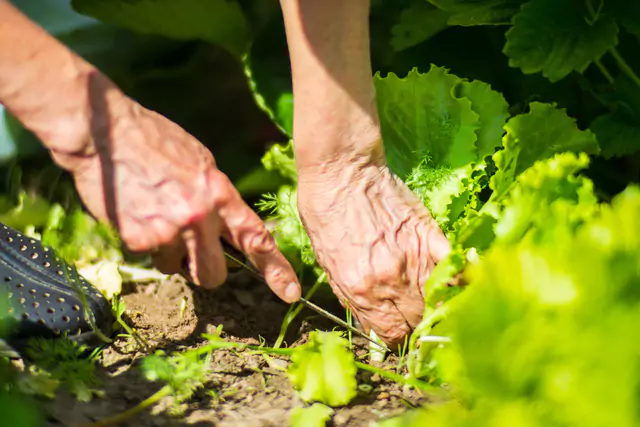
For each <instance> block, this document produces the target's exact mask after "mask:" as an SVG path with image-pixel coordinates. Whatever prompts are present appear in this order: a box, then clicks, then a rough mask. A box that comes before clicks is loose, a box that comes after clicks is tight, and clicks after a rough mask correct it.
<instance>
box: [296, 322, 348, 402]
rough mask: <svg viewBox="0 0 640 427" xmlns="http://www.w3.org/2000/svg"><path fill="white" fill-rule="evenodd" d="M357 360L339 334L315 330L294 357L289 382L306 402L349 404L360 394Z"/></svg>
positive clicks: (298, 348)
mask: <svg viewBox="0 0 640 427" xmlns="http://www.w3.org/2000/svg"><path fill="white" fill-rule="evenodd" d="M357 370H358V369H357V368H356V364H355V359H354V355H353V353H351V351H350V350H349V342H348V341H347V340H346V339H345V338H343V337H342V334H341V333H340V332H321V331H313V332H311V333H310V334H309V341H308V342H307V343H306V344H303V345H301V346H299V347H296V349H295V352H294V353H293V355H292V356H291V365H290V366H289V368H288V370H287V374H288V376H289V379H290V380H291V382H292V383H293V385H294V386H295V388H296V389H297V390H298V394H299V395H300V398H301V399H302V400H304V401H305V402H320V403H324V404H326V405H329V406H343V405H346V404H348V403H349V402H350V401H351V400H352V399H353V398H354V397H356V395H357V393H358V389H357V381H356V372H357Z"/></svg>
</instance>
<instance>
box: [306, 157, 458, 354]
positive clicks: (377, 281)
mask: <svg viewBox="0 0 640 427" xmlns="http://www.w3.org/2000/svg"><path fill="white" fill-rule="evenodd" d="M298 209H299V212H300V216H301V218H302V221H303V223H304V225H305V228H306V230H307V232H308V234H309V237H310V239H311V242H312V245H313V248H314V251H315V253H316V257H317V260H318V263H319V264H320V265H321V266H322V267H323V268H324V270H325V271H326V272H327V276H328V278H329V283H330V285H331V287H332V289H333V291H334V293H335V294H336V296H337V297H338V298H339V299H340V301H341V303H342V304H343V305H345V302H346V303H347V304H348V306H349V308H350V309H351V310H353V312H354V315H355V316H356V317H357V319H358V320H359V321H360V323H361V324H362V326H363V327H364V329H365V331H367V332H368V331H369V330H370V329H373V330H374V331H375V332H376V334H377V335H378V336H379V337H380V338H381V339H382V340H383V341H384V342H385V343H386V344H388V345H390V346H396V345H402V343H403V340H404V339H405V337H406V336H407V335H408V334H410V333H411V332H412V330H413V329H414V328H415V327H416V326H417V324H418V323H419V322H420V320H421V318H422V314H423V311H424V295H423V286H424V283H425V281H426V280H427V278H428V276H429V274H430V273H431V271H432V270H433V268H434V266H435V264H436V263H437V262H439V261H440V260H441V259H442V258H443V257H445V256H446V254H447V253H448V252H449V250H450V249H449V248H450V246H449V242H448V240H447V239H446V238H445V236H444V234H443V233H442V231H441V230H440V229H439V227H438V225H437V223H436V222H435V220H433V218H432V217H431V215H430V213H429V212H428V210H427V209H426V208H425V206H424V204H423V203H422V202H421V201H420V199H418V197H417V196H416V195H415V194H413V193H412V192H411V190H409V188H408V187H407V186H406V185H405V184H404V183H403V182H402V181H401V180H400V179H399V178H397V177H396V176H394V175H393V174H392V173H391V172H390V170H389V169H388V168H387V166H386V164H385V163H384V161H375V162H372V163H369V162H367V163H366V164H361V165H357V164H354V163H350V162H349V161H346V160H345V161H343V162H340V164H337V163H336V164H331V165H324V166H323V167H322V168H321V169H319V170H316V171H310V170H305V169H302V170H301V171H300V174H299V186H298Z"/></svg>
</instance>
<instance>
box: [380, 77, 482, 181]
mask: <svg viewBox="0 0 640 427" xmlns="http://www.w3.org/2000/svg"><path fill="white" fill-rule="evenodd" d="M461 81H462V80H461V79H460V78H459V77H457V76H454V75H451V74H448V73H447V71H446V70H445V69H444V68H440V67H436V66H432V67H431V69H430V70H429V72H428V73H427V74H421V73H419V72H418V70H417V69H415V68H414V69H413V70H411V71H410V72H409V74H408V75H407V76H406V77H405V78H402V79H401V78H399V77H398V76H396V75H395V74H394V73H389V75H388V76H387V77H385V78H382V77H381V76H380V74H379V73H377V74H376V76H375V79H374V82H375V87H376V93H377V102H378V110H379V115H380V126H381V129H382V137H383V140H384V146H385V150H386V153H387V161H388V164H389V167H390V168H391V170H392V171H394V172H395V173H396V174H397V175H398V176H399V177H401V178H403V179H406V177H407V176H408V175H409V174H410V173H411V171H412V170H413V168H415V167H416V166H418V165H419V164H420V163H421V162H422V160H423V159H424V158H429V160H430V162H431V163H432V164H434V165H437V166H440V167H449V168H457V167H461V166H465V165H467V164H469V163H471V162H473V161H474V160H476V158H477V156H476V152H475V151H476V147H475V141H476V138H477V136H476V134H475V132H476V129H478V115H477V114H476V113H475V112H474V111H473V109H472V108H471V102H470V101H469V100H468V99H466V98H463V97H459V96H457V95H456V94H455V88H456V87H457V86H458V85H459V84H460V83H461Z"/></svg>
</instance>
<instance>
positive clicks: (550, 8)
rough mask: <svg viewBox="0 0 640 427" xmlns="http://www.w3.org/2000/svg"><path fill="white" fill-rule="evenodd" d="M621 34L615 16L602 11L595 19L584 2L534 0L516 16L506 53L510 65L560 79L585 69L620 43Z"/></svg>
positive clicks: (531, 72)
mask: <svg viewBox="0 0 640 427" xmlns="http://www.w3.org/2000/svg"><path fill="white" fill-rule="evenodd" d="M617 36H618V26H617V25H616V22H615V20H614V18H613V16H611V15H607V14H604V13H601V14H600V15H599V16H598V18H597V19H596V20H595V21H594V22H592V21H591V17H590V16H589V14H588V12H587V8H585V7H584V3H583V2H578V1H557V0H530V1H529V2H527V3H525V4H524V5H523V6H522V10H521V11H520V12H519V13H518V14H517V15H516V16H514V18H513V27H511V28H510V29H509V30H508V31H507V33H506V37H507V42H506V44H505V46H504V53H505V54H506V55H507V56H508V57H509V65H510V66H512V67H517V68H520V69H521V70H522V72H523V73H525V74H533V73H538V72H542V74H543V75H544V76H545V77H547V78H548V79H549V80H550V81H551V82H557V81H559V80H562V79H563V78H565V77H566V76H567V75H569V73H571V72H573V71H578V72H579V73H582V72H584V70H586V68H587V67H588V66H589V65H590V64H591V63H592V62H593V61H595V60H598V59H600V57H601V56H602V55H603V54H604V53H605V52H607V50H609V49H610V48H612V47H614V46H615V45H616V44H617V42H618V38H617Z"/></svg>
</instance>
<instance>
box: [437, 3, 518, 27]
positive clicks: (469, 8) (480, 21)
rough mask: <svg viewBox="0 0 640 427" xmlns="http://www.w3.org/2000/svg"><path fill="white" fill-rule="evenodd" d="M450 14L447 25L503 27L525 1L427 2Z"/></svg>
mask: <svg viewBox="0 0 640 427" xmlns="http://www.w3.org/2000/svg"><path fill="white" fill-rule="evenodd" d="M428 1H429V2H431V3H432V4H434V5H436V6H438V7H439V8H440V9H442V10H444V11H447V12H449V13H450V14H451V18H449V25H461V26H472V25H505V24H508V23H509V22H510V19H511V17H512V16H513V14H515V13H516V12H517V11H518V10H519V9H520V5H521V4H522V3H524V2H525V1H526V0H428Z"/></svg>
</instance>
